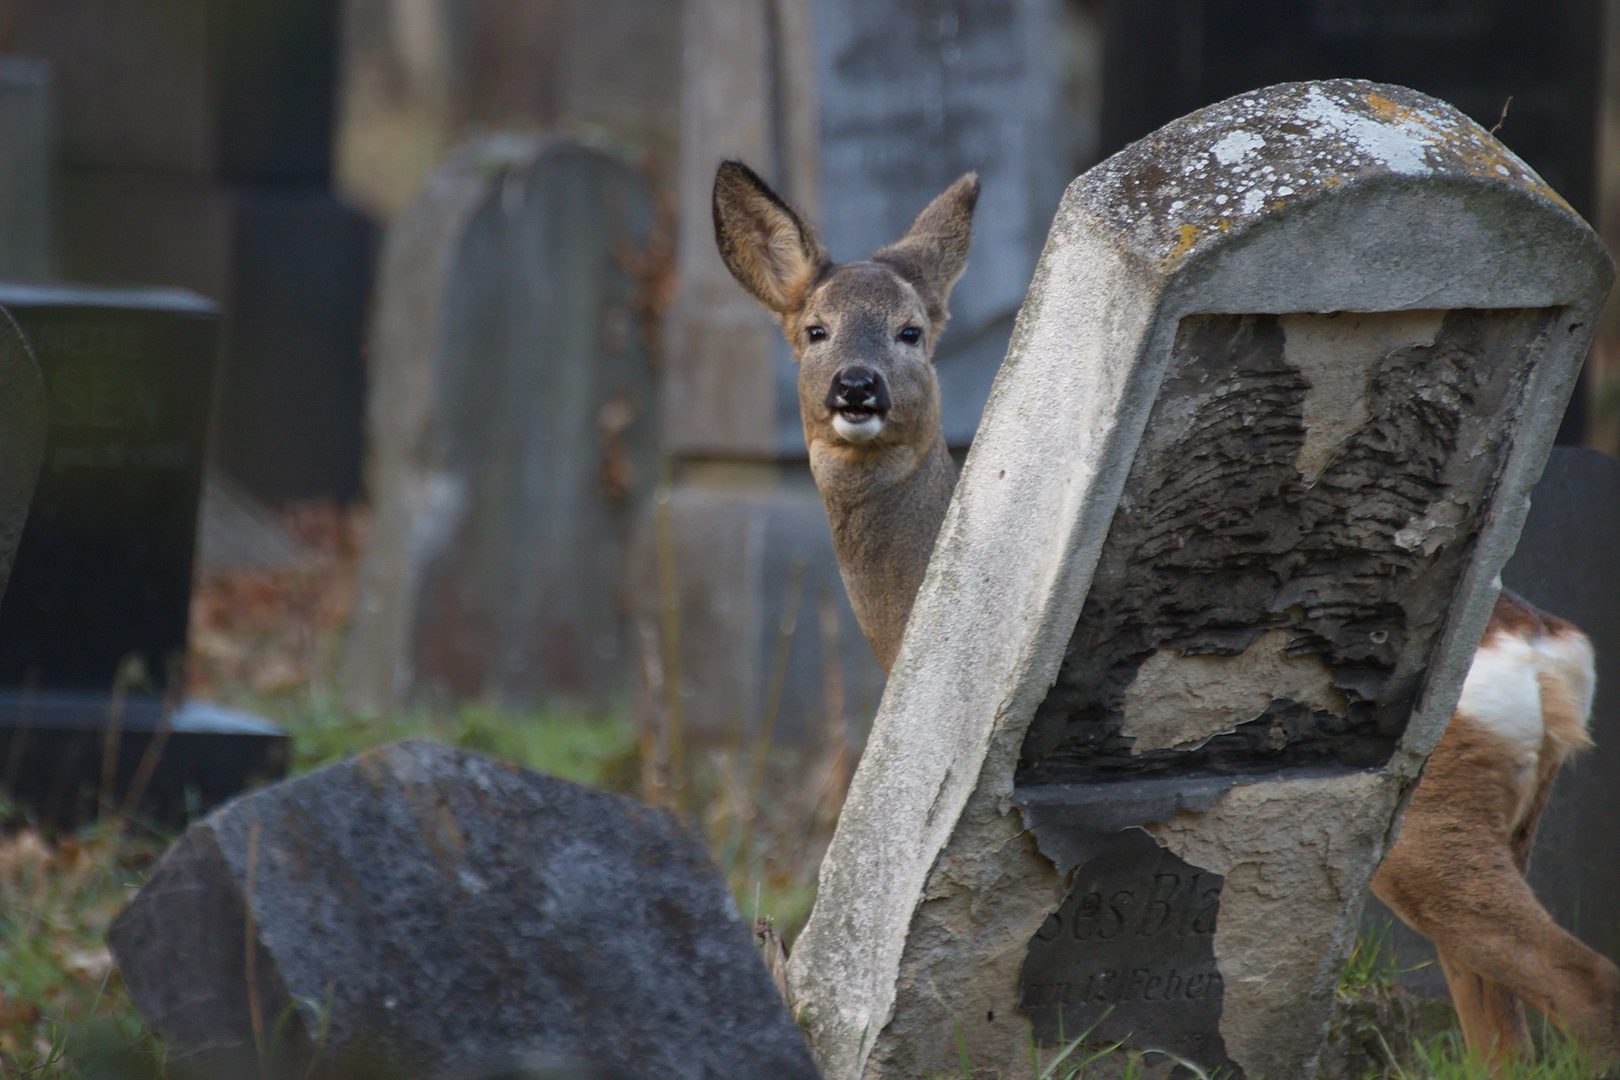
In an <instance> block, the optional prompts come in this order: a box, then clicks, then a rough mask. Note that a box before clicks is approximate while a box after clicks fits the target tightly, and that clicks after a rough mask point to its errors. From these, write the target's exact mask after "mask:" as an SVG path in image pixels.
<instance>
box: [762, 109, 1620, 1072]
mask: <svg viewBox="0 0 1620 1080" xmlns="http://www.w3.org/2000/svg"><path fill="white" fill-rule="evenodd" d="M1611 277H1612V269H1611V267H1610V264H1609V261H1608V259H1607V256H1606V255H1605V254H1604V252H1603V249H1602V247H1601V245H1600V243H1599V242H1598V239H1597V237H1596V236H1595V235H1594V234H1593V233H1592V232H1591V230H1590V229H1588V228H1587V227H1586V225H1585V223H1584V222H1582V221H1581V219H1580V218H1579V216H1578V215H1576V214H1575V213H1574V212H1573V211H1572V210H1570V209H1569V207H1568V206H1567V204H1565V203H1564V202H1563V201H1562V200H1560V199H1559V198H1558V197H1557V196H1556V195H1555V194H1553V193H1552V192H1551V190H1550V189H1548V188H1547V187H1546V185H1545V184H1543V183H1542V182H1541V180H1540V179H1539V178H1538V177H1536V175H1535V174H1534V173H1533V172H1531V171H1530V170H1529V169H1528V168H1527V167H1525V166H1524V165H1523V163H1522V162H1520V161H1519V160H1518V159H1517V158H1515V157H1513V156H1512V155H1511V154H1510V153H1508V152H1507V151H1506V150H1504V149H1503V148H1502V147H1501V146H1500V144H1498V143H1496V142H1494V141H1493V140H1492V139H1491V138H1490V137H1489V136H1488V135H1487V134H1486V133H1485V131H1484V129H1482V128H1480V127H1479V126H1478V125H1476V124H1474V123H1473V122H1471V121H1470V120H1468V119H1467V118H1466V117H1464V116H1463V115H1462V114H1460V113H1458V112H1457V111H1456V110H1454V109H1452V108H1450V107H1449V106H1446V105H1444V104H1443V103H1441V102H1439V101H1436V100H1434V99H1432V98H1427V97H1425V96H1423V95H1421V94H1417V93H1416V92H1413V91H1410V90H1406V89H1403V88H1400V87H1394V86H1385V85H1377V84H1371V83H1365V82H1358V81H1336V82H1324V83H1296V84H1288V85H1284V86H1278V87H1272V88H1270V89H1268V90H1263V91H1258V92H1255V93H1252V94H1246V95H1243V96H1241V97H1237V98H1233V99H1231V100H1230V101H1227V102H1223V103H1221V104H1218V105H1215V106H1211V107H1210V108H1208V109H1204V110H1201V111H1199V112H1196V113H1193V114H1192V115H1190V116H1187V117H1184V118H1183V119H1181V120H1178V121H1176V122H1174V123H1172V124H1170V125H1168V126H1167V127H1166V128H1164V129H1163V130H1161V131H1159V132H1156V133H1155V134H1153V135H1152V136H1150V137H1149V138H1147V139H1144V140H1143V141H1141V142H1139V143H1137V144H1135V145H1133V146H1131V147H1129V148H1127V149H1126V150H1125V151H1123V152H1121V153H1120V154H1118V155H1116V156H1115V157H1113V158H1111V159H1109V160H1108V161H1106V162H1104V163H1103V164H1101V165H1099V166H1098V167H1096V168H1095V169H1093V170H1091V171H1090V172H1089V173H1087V174H1086V175H1084V176H1082V177H1081V178H1080V179H1079V180H1077V181H1076V182H1075V183H1074V184H1073V185H1071V187H1070V189H1069V192H1068V194H1067V195H1066V196H1065V200H1064V205H1063V207H1062V209H1061V210H1060V211H1059V213H1058V216H1057V219H1056V221H1055V222H1054V224H1053V227H1052V232H1051V234H1050V237H1049V239H1048V242H1047V247H1046V251H1045V254H1044V255H1043V256H1042V261H1041V264H1040V266H1039V267H1038V269H1037V270H1036V273H1035V279H1034V282H1033V284H1032V285H1031V287H1030V293H1029V296H1028V298H1027V299H1026V300H1025V303H1024V306H1023V309H1022V311H1021V313H1020V316H1019V323H1018V327H1017V330H1016V331H1015V333H1014V337H1013V345H1012V347H1011V349H1010V350H1009V353H1008V357H1007V359H1006V361H1005V363H1004V364H1003V366H1002V370H1001V373H1000V375H999V376H998V378H997V382H996V386H995V389H994V391H993V392H992V395H991V399H990V403H989V405H988V406H987V407H986V411H985V418H984V421H983V423H982V424H981V426H980V430H979V434H978V437H977V438H976V439H975V442H974V448H973V451H972V453H971V454H970V455H969V457H968V461H967V464H966V467H965V469H964V472H963V476H962V479H961V481H960V484H959V486H958V489H957V492H956V497H955V500H954V502H953V503H952V506H951V508H950V510H949V512H948V513H947V515H946V520H945V524H944V527H943V530H942V532H941V534H940V539H939V543H938V546H937V547H936V550H935V558H934V560H933V563H932V565H931V566H930V569H929V573H928V576H927V578H926V579H925V581H924V583H923V585H922V588H921V590H920V592H919V595H918V599H917V603H916V607H915V608H914V609H913V611H912V614H911V621H910V624H909V626H908V629H907V634H906V637H905V640H904V642H903V644H902V645H901V649H900V654H899V657H898V659H897V661H896V664H895V667H894V670H893V673H892V676H891V680H890V685H889V688H888V691H887V692H886V694H885V696H884V700H883V706H882V708H881V710H880V712H879V715H878V720H877V723H876V725H875V727H874V729H873V732H872V736H871V739H870V740H869V742H868V743H867V748H866V753H865V756H864V757H863V758H862V761H861V765H860V770H859V771H858V772H857V774H856V776H855V778H854V782H853V784H852V786H851V790H850V795H849V799H848V801H847V802H846V803H845V806H844V811H843V815H842V817H841V818H840V820H839V825H838V831H837V833H836V835H835V837H834V839H833V842H832V845H831V848H830V849H829V851H828V854H827V857H826V860H825V862H824V863H823V866H822V874H821V886H820V891H819V893H818V897H817V901H816V908H815V910H814V912H813V913H812V915H811V919H810V923H809V925H808V926H807V927H806V929H805V931H804V933H803V935H802V936H801V937H800V938H799V941H798V943H797V945H796V946H795V948H794V952H793V957H792V961H791V963H790V967H789V978H790V985H791V987H792V989H793V991H794V993H795V995H796V1003H797V1008H798V1010H799V1018H800V1021H801V1023H803V1024H805V1025H806V1027H807V1030H808V1031H809V1032H810V1034H811V1038H812V1041H813V1044H814V1046H815V1050H816V1054H817V1058H818V1061H819V1062H820V1064H821V1066H822V1068H823V1070H824V1072H825V1074H826V1075H827V1076H829V1077H837V1078H854V1077H878V1076H889V1075H899V1074H900V1073H901V1072H902V1071H904V1072H906V1074H907V1075H913V1074H915V1073H918V1072H929V1071H936V1072H943V1071H945V1070H947V1069H951V1070H957V1069H959V1068H960V1066H959V1065H958V1064H957V1061H958V1047H957V1036H956V1034H954V1033H959V1036H960V1041H961V1044H962V1045H963V1046H964V1047H965V1048H966V1053H967V1055H968V1057H969V1059H970V1065H971V1067H972V1068H973V1069H974V1070H975V1075H986V1076H1000V1075H1011V1073H1010V1072H1008V1071H1007V1070H1009V1069H1016V1068H1018V1066H1017V1065H1014V1064H1010V1063H1014V1062H1019V1061H1023V1060H1027V1041H1028V1039H1029V1038H1030V1037H1031V1036H1032V1035H1033V1036H1034V1037H1035V1038H1036V1039H1038V1040H1039V1041H1041V1042H1042V1043H1047V1044H1050V1043H1052V1042H1054V1041H1055V1039H1056V1037H1057V1034H1058V1031H1059V1030H1060V1029H1061V1031H1062V1032H1063V1033H1064V1034H1067V1035H1070V1036H1073V1035H1074V1034H1076V1033H1079V1032H1081V1031H1086V1030H1088V1029H1089V1031H1090V1032H1091V1038H1093V1039H1095V1040H1097V1041H1100V1042H1102V1041H1113V1040H1122V1041H1123V1042H1124V1043H1125V1045H1126V1046H1128V1047H1135V1048H1138V1049H1147V1048H1149V1047H1156V1048H1161V1049H1165V1050H1171V1051H1175V1052H1177V1053H1179V1054H1182V1055H1184V1056H1186V1057H1188V1058H1189V1059H1191V1060H1194V1061H1196V1062H1198V1063H1200V1064H1201V1065H1203V1066H1204V1067H1205V1068H1207V1069H1210V1070H1212V1071H1214V1072H1218V1073H1224V1074H1226V1075H1229V1076H1248V1077H1251V1078H1254V1077H1259V1076H1268V1077H1285V1076H1287V1077H1292V1076H1308V1075H1310V1067H1311V1063H1312V1061H1313V1059H1314V1057H1315V1056H1316V1054H1317V1051H1318V1047H1319V1045H1320V1041H1321V1038H1322V1034H1323V1032H1324V1030H1325V1028H1326V1025H1327V1022H1328V1019H1329V1014H1330V1010H1331V1005H1332V999H1333V990H1334V986H1335V983H1336V981H1337V977H1338V973H1339V970H1340V968H1341V967H1342V964H1343V961H1344V959H1345V957H1346V955H1347V953H1348V951H1349V949H1350V947H1351V945H1352V944H1353V942H1354V938H1355V927H1356V924H1357V921H1358V920H1359V918H1360V914H1361V912H1360V908H1361V903H1362V898H1363V896H1364V894H1365V891H1366V886H1367V882H1368V880H1369V879H1370V877H1371V875H1372V872H1373V870H1374V868H1375V867H1376V865H1377V862H1378V859H1379V857H1380V856H1381V854H1382V851H1383V848H1384V845H1385V844H1386V842H1387V837H1388V834H1389V830H1390V827H1391V823H1392V820H1393V818H1394V815H1395V812H1396V807H1397V805H1398V804H1399V801H1400V799H1401V796H1402V794H1403V793H1404V792H1405V791H1406V790H1407V789H1408V788H1409V787H1410V785H1411V784H1412V783H1413V782H1414V780H1415V778H1416V776H1417V772H1418V770H1419V767H1420V766H1421V764H1422V762H1423V760H1424V758H1425V757H1426V755H1427V754H1428V752H1429V750H1430V749H1432V747H1433V745H1434V743H1435V742H1436V741H1437V739H1438V737H1439V735H1440V732H1441V730H1442V729H1443V727H1444V724H1445V722H1446V720H1447V718H1448V717H1449V715H1450V711H1451V709H1452V707H1453V705H1454V703H1455V700H1456V696H1457V693H1458V691H1459V688H1460V684H1461V679H1462V676H1463V674H1464V672H1465V670H1466V668H1467V664H1468V661H1469V659H1470V657H1471V654H1472V651H1473V648H1474V645H1475V644H1476V643H1477V641H1478V640H1479V635H1480V633H1481V631H1482V629H1483V627H1484V624H1485V620H1486V618H1487V616H1488V614H1489V609H1490V605H1491V603H1492V600H1493V599H1494V593H1493V589H1492V581H1493V579H1494V578H1495V576H1496V574H1497V573H1498V572H1499V570H1500V569H1501V567H1502V565H1503V563H1504V562H1506V560H1507V557H1508V556H1509V554H1511V552H1512V548H1513V545H1514V543H1515V541H1516V539H1517V536H1518V532H1519V528H1520V526H1521V524H1522V523H1523V520H1524V515H1525V511H1526V508H1527V496H1528V494H1529V491H1530V488H1531V485H1532V483H1533V482H1534V480H1535V478H1536V476H1537V475H1538V474H1539V473H1540V470H1541V467H1542V465H1543V463H1544V462H1545V460H1546V457H1547V454H1548V450H1549V448H1550V446H1551V443H1552V438H1553V433H1554V429H1555V428H1556V426H1557V421H1558V416H1559V414H1560V413H1561V411H1562V409H1563V405H1564V402H1565V400H1566V398H1567V397H1568V394H1569V390H1570V386H1571V383H1572V381H1573V379H1574V377H1575V373H1576V370H1577V367H1578V365H1579V362H1580V359H1581V357H1582V355H1583V354H1584V351H1585V348H1586V345H1587V341H1588V339H1589V337H1590V335H1591V331H1592V327H1593V324H1594V319H1595V317H1596V312H1597V310H1598V308H1599V306H1600V305H1601V303H1602V300H1603V297H1604V295H1605V293H1606V291H1607V288H1608V286H1609V283H1610V280H1611ZM1148 838H1151V843H1148V842H1145V841H1146V840H1147V839H1148ZM1212 907H1213V910H1211V908H1212ZM1148 1063H1149V1065H1150V1073H1151V1072H1154V1071H1157V1072H1159V1073H1160V1074H1162V1072H1163V1070H1165V1069H1167V1068H1169V1066H1168V1065H1166V1064H1165V1063H1164V1062H1163V1060H1162V1059H1153V1058H1150V1059H1149V1062H1148ZM1025 1067H1027V1066H1025ZM1104 1075H1106V1074H1104Z"/></svg>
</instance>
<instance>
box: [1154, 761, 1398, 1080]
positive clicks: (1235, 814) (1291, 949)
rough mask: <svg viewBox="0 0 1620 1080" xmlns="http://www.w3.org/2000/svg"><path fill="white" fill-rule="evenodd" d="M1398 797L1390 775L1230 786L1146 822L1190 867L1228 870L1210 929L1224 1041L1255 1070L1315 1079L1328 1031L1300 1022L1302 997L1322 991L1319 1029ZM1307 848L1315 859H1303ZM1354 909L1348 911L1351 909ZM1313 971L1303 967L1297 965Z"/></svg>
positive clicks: (1251, 1072)
mask: <svg viewBox="0 0 1620 1080" xmlns="http://www.w3.org/2000/svg"><path fill="white" fill-rule="evenodd" d="M1399 794H1400V781H1399V780H1398V779H1397V778H1395V777H1392V776H1390V775H1388V774H1387V773H1374V772H1361V773H1352V774H1351V775H1348V776H1334V777H1324V778H1321V779H1303V780H1288V781H1282V782H1280V783H1279V782H1268V783H1263V784H1248V785H1240V786H1238V787H1234V788H1233V789H1232V790H1231V791H1230V792H1228V793H1227V795H1226V797H1225V798H1224V799H1222V800H1221V801H1220V802H1219V803H1218V804H1216V806H1215V807H1214V808H1213V809H1212V810H1210V811H1209V812H1208V813H1203V814H1178V815H1176V817H1174V818H1172V819H1171V820H1170V821H1168V822H1165V823H1163V824H1152V823H1149V824H1147V825H1146V826H1144V827H1145V828H1146V829H1147V831H1148V832H1149V833H1151V834H1153V837H1154V839H1156V840H1158V841H1159V843H1160V844H1162V845H1164V846H1165V847H1166V848H1169V849H1170V851H1172V852H1174V853H1175V854H1176V855H1177V856H1178V857H1179V858H1182V859H1185V860H1186V861H1187V862H1189V863H1191V864H1192V865H1194V866H1199V867H1203V868H1205V869H1208V870H1212V871H1214V872H1215V873H1217V874H1223V875H1225V877H1226V885H1225V887H1224V889H1223V891H1222V893H1221V909H1220V915H1219V917H1218V920H1217V923H1216V927H1215V959H1216V962H1217V963H1218V964H1219V966H1220V971H1221V975H1222V978H1223V980H1224V982H1225V992H1226V997H1225V1002H1224V1007H1223V1009H1222V1013H1221V1023H1220V1032H1221V1038H1222V1040H1223V1041H1224V1042H1225V1043H1226V1050H1227V1053H1228V1054H1229V1055H1231V1057H1232V1060H1234V1061H1236V1062H1237V1063H1238V1064H1240V1065H1242V1066H1243V1069H1244V1072H1245V1073H1247V1074H1248V1075H1249V1076H1250V1077H1261V1076H1286V1075H1294V1073H1292V1071H1291V1070H1292V1068H1293V1063H1295V1062H1299V1061H1308V1062H1309V1064H1308V1066H1307V1068H1306V1069H1304V1070H1303V1071H1301V1072H1300V1073H1299V1074H1298V1075H1302V1076H1311V1075H1314V1067H1315V1061H1314V1059H1315V1055H1316V1053H1317V1047H1318V1045H1319V1044H1320V1043H1321V1040H1322V1036H1323V1034H1324V1032H1323V1031H1317V1030H1305V1031H1301V1030H1296V1029H1294V1028H1293V1027H1292V1026H1291V1025H1293V1024H1294V1023H1295V1022H1296V1021H1297V1018H1298V1017H1299V1015H1300V1014H1299V1012H1298V1002H1297V1001H1296V1000H1295V999H1296V998H1297V997H1298V996H1299V994H1300V992H1301V990H1302V989H1303V990H1304V992H1305V994H1306V996H1307V997H1309V998H1312V999H1320V1001H1321V1002H1322V1004H1323V1008H1322V1009H1320V1010H1319V1013H1320V1016H1321V1017H1322V1021H1323V1023H1324V1025H1325V1024H1326V1021H1327V1019H1328V1015H1329V1009H1328V1008H1327V1006H1328V1004H1330V1002H1331V999H1332V996H1333V990H1334V986H1335V985H1336V983H1337V981H1338V975H1339V972H1338V966H1339V965H1338V961H1337V958H1338V957H1341V956H1343V955H1345V953H1346V952H1347V951H1348V949H1349V947H1350V944H1351V943H1352V941H1351V940H1347V936H1348V938H1349V939H1353V938H1354V935H1355V928H1356V926H1357V924H1358V922H1359V920H1360V909H1361V906H1362V904H1363V903H1364V902H1365V900H1366V889H1365V884H1364V881H1363V878H1364V876H1365V875H1364V873H1363V872H1362V871H1363V869H1364V868H1366V867H1368V866H1376V865H1377V863H1378V860H1379V859H1381V858H1382V857H1383V853H1384V845H1385V842H1386V835H1385V829H1386V827H1387V823H1388V822H1389V820H1390V815H1391V814H1393V813H1394V812H1395V803H1396V800H1397V798H1398V797H1399ZM1305 850H1310V851H1314V852H1315V854H1316V857H1315V858H1310V859H1306V858H1300V852H1301V851H1305ZM1347 912H1348V913H1349V915H1350V917H1348V918H1347V917H1346V913H1347ZM1302 964H1303V965H1314V967H1315V970H1314V971H1309V970H1301V965H1302Z"/></svg>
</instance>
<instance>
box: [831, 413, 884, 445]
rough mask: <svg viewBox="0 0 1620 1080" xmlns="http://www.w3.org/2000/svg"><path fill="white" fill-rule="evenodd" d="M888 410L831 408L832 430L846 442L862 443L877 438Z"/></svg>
mask: <svg viewBox="0 0 1620 1080" xmlns="http://www.w3.org/2000/svg"><path fill="white" fill-rule="evenodd" d="M887 416H888V412H887V411H886V410H885V411H879V410H877V409H866V408H848V409H835V410H833V417H832V423H833V430H834V431H836V432H838V435H839V437H840V438H842V439H843V440H844V441H846V442H852V443H864V442H871V441H872V440H873V439H875V438H877V434H878V432H880V431H882V430H883V421H884V419H885V418H886V417H887Z"/></svg>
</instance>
